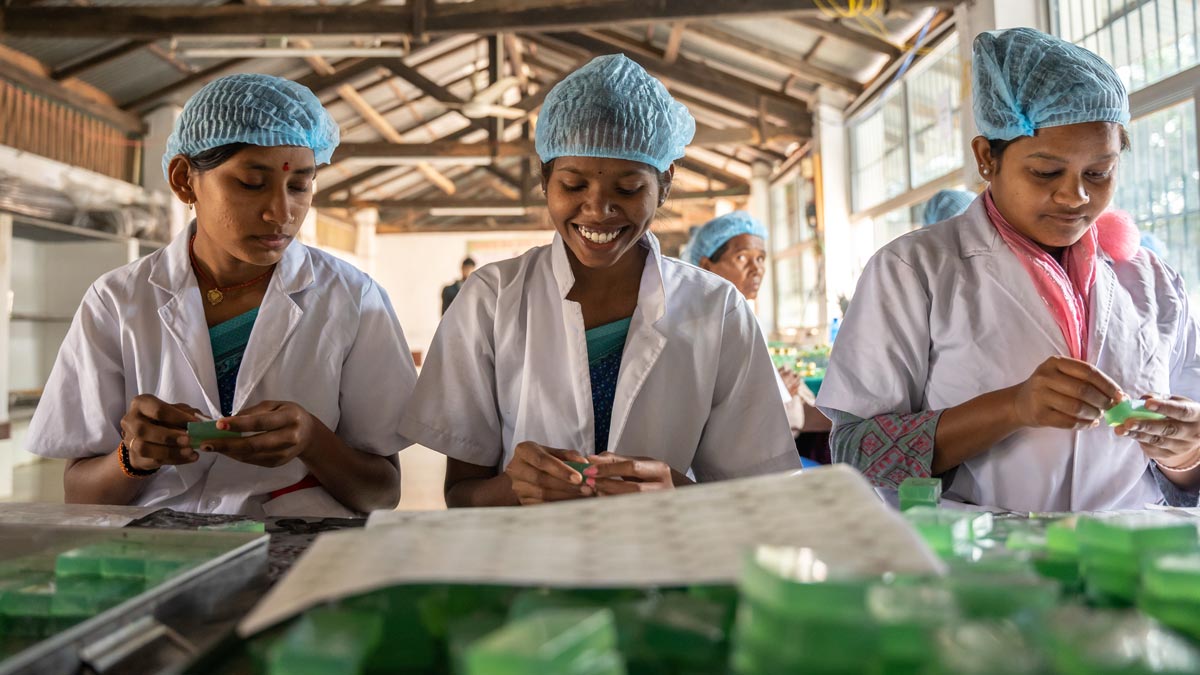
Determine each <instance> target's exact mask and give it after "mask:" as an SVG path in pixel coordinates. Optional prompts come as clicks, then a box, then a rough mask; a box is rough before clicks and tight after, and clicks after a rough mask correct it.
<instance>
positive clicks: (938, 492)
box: [900, 478, 942, 511]
mask: <svg viewBox="0 0 1200 675" xmlns="http://www.w3.org/2000/svg"><path fill="white" fill-rule="evenodd" d="M941 501H942V479H940V478H905V479H904V482H903V483H901V484H900V510H901V511H907V510H909V509H911V508H912V507H914V506H931V507H935V508H936V507H937V505H938V504H939V503H940V502H941Z"/></svg>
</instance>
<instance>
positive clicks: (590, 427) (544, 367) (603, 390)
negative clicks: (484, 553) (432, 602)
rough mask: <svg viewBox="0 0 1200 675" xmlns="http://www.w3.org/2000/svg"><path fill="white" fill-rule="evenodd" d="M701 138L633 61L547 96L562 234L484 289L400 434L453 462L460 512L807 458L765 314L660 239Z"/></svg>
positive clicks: (475, 287)
mask: <svg viewBox="0 0 1200 675" xmlns="http://www.w3.org/2000/svg"><path fill="white" fill-rule="evenodd" d="M694 130H695V122H694V120H693V119H692V117H691V115H690V114H689V113H688V111H687V109H686V108H684V106H683V105H681V104H680V103H678V102H676V101H675V100H673V99H672V98H671V96H670V94H668V93H667V90H666V88H665V87H664V86H663V85H662V83H660V82H659V81H657V80H655V79H654V78H652V77H650V75H648V74H647V73H646V71H644V70H643V69H642V68H641V67H640V66H638V65H637V64H636V63H634V62H633V61H630V60H629V59H627V58H625V57H624V56H620V55H614V56H602V57H599V58H596V59H594V60H593V61H591V62H590V63H588V64H587V65H585V66H583V67H582V68H580V69H579V70H577V71H575V72H574V73H572V74H571V75H570V76H568V77H567V78H566V79H564V80H563V81H562V82H560V83H559V84H557V85H556V86H555V87H554V88H553V89H552V90H551V91H550V93H549V94H548V95H547V96H546V101H545V103H544V105H543V107H542V112H541V115H540V117H539V119H538V125H537V138H536V146H537V151H538V155H539V156H540V157H541V160H542V162H543V166H542V187H543V189H544V190H545V192H546V204H547V207H548V211H549V218H550V220H551V222H552V224H553V226H554V229H555V231H556V235H555V237H554V241H553V243H552V244H550V245H549V246H543V247H540V248H535V249H533V250H531V251H529V252H528V253H526V254H524V255H522V256H520V257H518V258H514V259H512V260H506V261H503V262H500V263H497V264H493V265H488V266H486V267H484V268H482V269H480V270H479V271H477V272H475V274H474V275H472V276H471V278H470V279H468V280H467V282H466V284H465V285H464V286H463V289H462V291H461V292H460V294H459V296H458V298H457V299H455V301H454V304H453V305H452V306H451V307H450V310H449V311H448V312H446V315H445V317H444V318H443V320H442V324H441V326H439V328H438V331H437V335H436V336H435V337H434V340H433V344H432V346H431V347H430V350H429V358H428V359H427V360H426V362H425V364H424V367H423V368H422V371H421V378H420V380H419V381H418V382H417V388H416V391H415V393H414V396H413V405H411V406H410V407H409V408H408V410H407V411H406V413H405V416H404V420H403V423H402V426H401V431H402V432H403V433H404V434H405V436H407V437H409V438H411V439H413V440H414V441H415V442H417V443H420V444H422V445H425V446H427V447H430V448H433V449H434V450H437V451H439V452H441V453H444V454H445V455H447V456H448V457H449V462H448V465H447V469H446V501H447V503H448V504H449V505H450V506H487V505H508V504H511V505H515V504H533V503H539V502H547V501H555V500H563V499H573V498H578V497H586V496H593V495H615V494H625V493H632V492H645V491H650V490H663V489H671V488H673V487H675V486H678V485H684V484H686V483H689V482H691V480H692V479H691V478H690V477H689V476H688V474H689V472H690V473H691V476H693V477H694V478H695V479H696V480H699V481H710V480H720V479H724V478H734V477H738V476H749V475H754V474H759V473H767V472H771V471H779V470H784V469H792V468H798V467H799V466H800V460H799V457H798V455H797V454H796V449H795V446H794V445H793V444H792V439H791V435H790V434H789V433H788V425H787V419H786V417H785V416H784V411H783V406H780V405H764V404H765V403H766V402H768V401H778V400H779V398H778V397H779V394H778V393H777V390H776V386H775V377H774V375H773V368H772V367H771V359H770V356H769V355H768V354H767V345H766V342H765V341H764V340H763V338H762V333H761V332H760V331H759V328H758V324H757V322H756V321H755V319H754V315H753V313H752V312H751V310H750V307H749V305H748V304H747V303H746V301H745V299H744V298H742V296H741V294H739V293H738V292H737V290H736V289H734V287H733V286H732V285H731V284H729V283H728V282H726V281H724V280H723V279H720V278H718V277H716V276H714V275H711V274H706V273H704V272H702V271H700V270H698V269H696V268H695V267H692V266H691V265H686V264H684V263H681V262H679V261H677V260H672V259H670V258H667V257H665V256H663V255H662V254H661V252H660V251H659V246H658V240H657V239H655V237H654V235H653V234H651V233H650V224H651V222H652V221H653V219H654V214H655V210H656V209H657V208H658V207H660V206H662V205H663V203H664V202H665V201H666V200H667V196H668V193H669V191H670V188H671V179H672V176H673V175H674V166H673V162H674V161H675V160H676V159H679V158H680V157H682V156H683V151H684V147H685V146H686V145H687V143H688V142H689V141H690V140H691V138H692V135H693V133H694ZM564 462H578V463H584V462H589V463H590V466H579V467H575V468H573V467H571V466H569V465H567V464H565V463H564ZM576 468H579V469H582V471H576Z"/></svg>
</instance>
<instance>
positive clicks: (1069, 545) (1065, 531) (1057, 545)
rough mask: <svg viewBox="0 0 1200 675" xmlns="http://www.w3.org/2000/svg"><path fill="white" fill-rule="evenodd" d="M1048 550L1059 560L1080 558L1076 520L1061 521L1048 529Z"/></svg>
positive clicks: (1051, 524)
mask: <svg viewBox="0 0 1200 675" xmlns="http://www.w3.org/2000/svg"><path fill="white" fill-rule="evenodd" d="M1046 550H1047V551H1049V552H1050V553H1052V554H1054V555H1055V556H1056V557H1059V558H1077V557H1078V556H1079V537H1078V535H1077V534H1076V532H1075V519H1073V518H1071V519H1067V520H1060V521H1058V522H1055V523H1050V525H1048V526H1047V527H1046Z"/></svg>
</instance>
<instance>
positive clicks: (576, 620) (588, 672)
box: [465, 609, 625, 675]
mask: <svg viewBox="0 0 1200 675" xmlns="http://www.w3.org/2000/svg"><path fill="white" fill-rule="evenodd" d="M466 666H467V669H466V673H465V675H528V674H530V673H561V674H562V675H625V664H624V661H623V660H622V658H621V654H620V652H619V651H617V628H616V623H615V621H614V619H613V613H612V611H611V610H608V609H548V610H544V611H541V612H536V613H534V614H531V615H529V616H527V617H525V618H524V619H519V620H516V621H511V622H509V623H508V624H506V625H505V626H503V627H502V628H500V629H499V630H496V631H493V632H491V633H488V634H487V635H485V636H483V637H482V638H480V639H478V640H476V641H475V642H474V643H472V644H471V646H470V647H468V648H467V653H466Z"/></svg>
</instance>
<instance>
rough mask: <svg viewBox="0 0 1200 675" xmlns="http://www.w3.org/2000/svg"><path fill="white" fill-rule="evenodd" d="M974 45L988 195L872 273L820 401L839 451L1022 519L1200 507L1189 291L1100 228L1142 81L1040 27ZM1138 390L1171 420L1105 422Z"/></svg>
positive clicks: (887, 254)
mask: <svg viewBox="0 0 1200 675" xmlns="http://www.w3.org/2000/svg"><path fill="white" fill-rule="evenodd" d="M974 52H975V58H974V61H973V64H972V67H973V71H974V80H975V86H974V94H975V97H976V101H975V117H976V122H977V125H978V127H979V129H980V132H981V134H982V135H981V136H980V137H979V138H976V139H975V141H974V143H973V148H974V151H975V158H976V160H977V163H978V165H979V172H980V175H981V176H982V177H983V179H984V180H986V181H988V182H989V183H990V186H989V189H988V191H987V192H985V193H984V195H982V196H980V197H979V198H978V199H976V200H975V201H974V203H972V204H971V206H970V207H969V208H968V209H967V211H966V213H964V214H963V215H961V216H958V217H956V218H952V219H950V220H947V221H944V222H941V223H938V224H935V225H933V226H931V227H929V228H926V229H923V230H920V231H918V232H914V233H911V234H908V235H905V236H903V237H901V238H899V239H897V240H896V241H894V242H892V243H890V244H889V245H887V246H885V247H884V248H883V249H882V250H881V251H879V253H877V254H876V255H875V257H874V258H872V260H871V262H870V263H869V264H868V265H867V268H866V270H864V272H863V276H862V279H861V280H860V281H859V285H858V290H857V291H856V292H855V295H854V300H853V302H851V304H850V310H849V313H848V315H847V317H846V321H845V323H844V324H843V325H842V329H841V332H840V334H839V336H838V339H837V342H836V343H835V345H834V350H833V356H832V360H831V363H830V367H829V372H828V373H827V375H826V378H825V382H824V385H823V386H822V389H821V393H820V395H819V396H818V397H817V403H818V405H819V406H820V407H821V408H822V409H823V410H825V412H826V413H827V414H828V415H829V416H830V417H831V419H833V420H834V423H835V426H834V431H833V436H832V439H831V444H832V446H833V448H832V450H833V453H834V458H835V459H837V460H840V461H846V462H850V463H852V464H855V465H856V466H858V467H859V468H860V469H861V470H863V471H864V472H865V473H866V474H867V475H868V476H869V477H870V478H872V479H874V480H875V481H876V482H877V483H879V484H882V485H891V486H895V485H897V484H898V483H900V482H901V481H903V480H904V478H906V477H909V476H929V475H931V474H932V475H935V476H942V477H943V482H944V485H945V488H946V493H947V494H948V495H949V496H950V497H952V498H956V499H959V500H963V501H967V502H972V503H976V504H982V505H987V506H997V507H1001V508H1005V509H1013V510H1018V511H1068V510H1069V511H1079V510H1093V509H1114V508H1141V507H1143V506H1144V505H1146V504H1147V503H1156V502H1163V501H1167V502H1170V503H1175V504H1190V505H1195V503H1196V498H1197V489H1198V488H1200V468H1198V465H1200V405H1198V404H1196V403H1195V402H1193V401H1194V400H1195V399H1196V398H1197V397H1198V396H1200V352H1198V351H1197V350H1198V348H1200V345H1198V338H1200V332H1198V331H1197V326H1196V322H1195V320H1194V318H1193V317H1192V316H1191V315H1190V310H1189V307H1188V299H1187V294H1186V292H1185V291H1184V288H1183V284H1182V282H1181V280H1180V278H1179V275H1178V274H1176V273H1175V272H1174V271H1173V270H1171V269H1170V268H1169V267H1167V266H1166V265H1165V264H1164V263H1163V262H1162V261H1161V260H1159V259H1158V258H1157V257H1156V256H1155V255H1153V254H1152V253H1150V252H1149V251H1146V250H1144V249H1138V247H1137V237H1136V234H1134V235H1133V236H1132V237H1128V236H1126V237H1122V236H1120V234H1119V233H1117V234H1116V235H1115V236H1112V237H1110V236H1107V234H1111V233H1104V232H1098V231H1097V227H1096V226H1095V225H1094V223H1095V222H1096V220H1097V218H1098V217H1099V216H1100V215H1101V212H1102V211H1104V210H1105V208H1106V207H1107V206H1108V204H1109V202H1110V200H1111V198H1112V195H1113V191H1114V189H1115V186H1116V182H1117V167H1118V161H1119V158H1120V153H1121V151H1122V150H1123V149H1124V148H1125V146H1127V145H1128V140H1127V139H1128V136H1127V135H1126V133H1125V129H1124V127H1125V125H1126V124H1127V123H1128V122H1129V107H1128V106H1129V104H1128V98H1127V96H1126V94H1125V90H1124V87H1123V86H1122V85H1121V82H1120V79H1119V78H1118V76H1117V74H1116V73H1115V72H1114V71H1113V69H1112V68H1111V67H1110V66H1109V65H1108V64H1107V63H1104V62H1103V61H1102V60H1101V59H1099V58H1098V57H1096V56H1095V55H1094V54H1092V53H1090V52H1088V51H1086V50H1084V49H1081V48H1079V47H1076V46H1074V45H1071V44H1069V43H1066V42H1063V41H1061V40H1058V39H1056V38H1053V37H1050V36H1048V35H1045V34H1043V33H1039V32H1037V31H1034V30H1031V29H1013V30H1009V31H1000V32H996V33H985V34H981V35H980V36H978V37H977V38H976V41H975V48H974ZM1125 239H1131V241H1124V240H1125ZM1130 243H1131V244H1132V245H1129V244H1130ZM1124 397H1130V398H1141V397H1148V402H1147V407H1148V408H1151V409H1157V410H1158V411H1159V412H1161V413H1163V414H1165V415H1167V417H1168V419H1166V420H1164V421H1160V422H1150V421H1137V422H1129V423H1126V424H1123V425H1121V426H1120V427H1118V428H1116V429H1115V430H1114V429H1110V428H1108V427H1107V426H1104V425H1103V424H1102V421H1103V418H1102V411H1104V410H1105V409H1107V408H1109V407H1111V406H1112V405H1113V404H1114V403H1116V402H1117V401H1119V400H1120V399H1122V398H1124Z"/></svg>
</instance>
